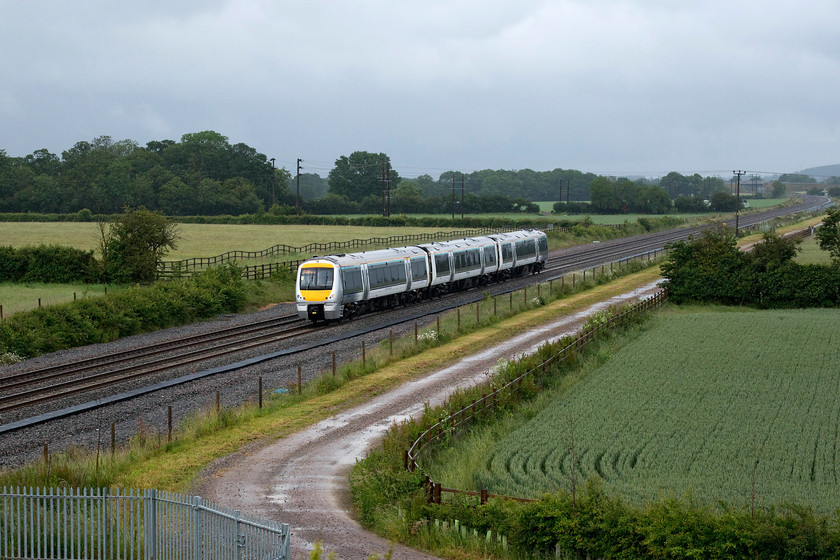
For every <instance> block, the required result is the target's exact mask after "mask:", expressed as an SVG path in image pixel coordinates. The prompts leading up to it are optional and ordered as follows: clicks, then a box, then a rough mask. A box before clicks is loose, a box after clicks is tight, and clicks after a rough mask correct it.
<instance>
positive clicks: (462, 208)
mask: <svg viewBox="0 0 840 560" xmlns="http://www.w3.org/2000/svg"><path fill="white" fill-rule="evenodd" d="M461 219H462V220H463V219H464V174H463V173H461Z"/></svg>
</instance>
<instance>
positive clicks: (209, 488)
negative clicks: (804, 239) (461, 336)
mask: <svg viewBox="0 0 840 560" xmlns="http://www.w3.org/2000/svg"><path fill="white" fill-rule="evenodd" d="M656 289H657V288H656V285H655V284H650V285H647V286H644V287H643V288H640V289H637V290H634V291H632V292H628V293H626V294H623V295H621V296H617V297H615V298H612V299H610V300H607V301H604V302H601V303H598V304H595V305H593V306H591V307H589V308H587V309H585V310H583V311H581V312H578V313H575V314H571V315H567V316H563V317H560V318H558V319H557V320H555V321H553V322H551V323H548V324H545V325H543V326H541V327H540V328H536V329H532V330H529V331H527V332H522V333H512V336H511V338H510V339H509V340H508V341H507V342H506V343H504V344H501V345H498V346H495V347H493V348H492V349H489V350H486V351H483V352H479V353H476V354H474V355H471V356H467V357H465V358H463V359H462V360H460V361H459V362H458V363H456V364H453V365H451V366H449V367H447V368H445V369H442V370H440V371H436V372H434V373H432V374H430V375H428V376H426V377H424V378H421V379H417V380H415V381H412V382H410V383H406V384H404V385H402V386H401V387H398V388H395V389H393V390H391V391H388V392H386V393H383V394H381V395H379V396H377V397H375V398H373V399H372V400H370V401H369V402H367V403H365V404H364V405H361V406H358V407H356V408H353V409H351V410H348V411H345V412H342V413H340V414H337V415H335V416H333V417H331V418H329V419H327V420H324V421H322V422H319V423H318V424H315V425H313V426H311V427H309V428H307V429H305V430H303V431H301V432H298V433H296V434H294V435H292V436H289V437H286V438H283V439H280V440H277V441H274V442H270V443H263V444H262V445H261V446H258V447H254V448H250V449H246V450H242V451H240V452H239V453H236V454H233V455H230V456H228V457H226V458H224V459H221V460H219V461H216V462H215V463H214V464H212V465H211V466H210V467H209V468H208V469H206V470H205V472H204V473H202V476H201V477H200V482H199V483H198V484H197V487H196V488H194V490H195V491H196V493H197V494H199V495H201V496H203V497H206V498H208V499H210V500H213V501H215V502H218V503H221V504H224V505H227V506H229V507H232V508H235V509H239V510H241V511H244V512H248V513H249V514H252V515H257V516H260V517H264V518H268V519H274V520H277V521H281V522H284V523H289V524H290V526H291V535H292V537H291V547H292V558H294V559H298V558H300V559H303V558H308V556H309V552H310V551H311V550H312V547H313V543H315V542H317V541H320V542H322V544H323V549H324V553H325V554H324V556H323V557H326V554H329V553H335V555H336V557H337V558H339V559H352V560H356V559H366V558H368V557H370V556H371V555H373V554H384V553H386V552H387V551H388V550H389V548H390V546H391V543H389V542H388V541H386V540H385V539H382V538H381V537H379V536H377V535H374V534H372V533H370V532H368V531H366V530H365V529H363V528H362V527H361V525H359V523H358V522H357V521H356V520H355V519H354V517H353V510H352V505H351V503H350V498H349V488H348V480H347V478H348V477H347V475H348V473H349V470H350V468H351V467H352V466H353V464H354V463H355V461H356V459H358V458H363V457H364V456H365V454H366V453H367V451H368V450H369V449H371V448H372V447H374V446H375V445H377V443H378V442H379V441H380V439H381V437H382V436H383V434H384V433H385V431H386V430H387V429H388V427H389V426H390V425H391V424H392V423H393V422H399V421H401V420H403V419H405V418H407V417H410V416H412V415H413V414H416V413H419V412H422V410H423V407H424V404H425V403H429V404H431V405H435V404H438V403H441V402H443V401H444V400H445V399H446V398H447V396H448V395H450V394H451V393H452V392H453V391H454V390H455V389H457V388H458V387H463V386H470V385H475V384H477V383H481V382H483V381H485V380H486V379H487V372H488V371H490V370H491V369H492V368H493V367H495V366H496V365H497V364H498V362H499V360H500V359H502V360H505V359H510V358H513V357H516V356H520V355H522V354H527V353H530V352H533V351H534V350H535V349H536V348H537V347H538V346H539V345H540V344H542V343H543V342H545V341H547V340H555V339H558V338H561V337H562V336H566V335H569V334H573V333H575V332H577V330H579V328H580V327H581V326H582V325H583V323H584V322H585V321H586V318H587V317H588V316H589V315H591V314H592V313H594V312H595V311H597V310H599V309H604V308H606V307H607V306H609V305H616V304H623V303H627V302H629V301H632V300H638V299H643V298H645V297H647V296H649V295H652V294H653V293H654V292H655V291H656ZM393 558H396V559H411V560H414V559H418V560H419V559H431V558H435V557H434V556H430V555H429V554H427V553H424V552H420V551H417V550H414V549H412V548H408V547H405V546H402V545H395V546H394V555H393Z"/></svg>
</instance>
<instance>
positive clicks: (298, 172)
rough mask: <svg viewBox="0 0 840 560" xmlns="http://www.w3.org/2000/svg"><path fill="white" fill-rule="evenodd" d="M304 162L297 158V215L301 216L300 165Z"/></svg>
mask: <svg viewBox="0 0 840 560" xmlns="http://www.w3.org/2000/svg"><path fill="white" fill-rule="evenodd" d="M302 161H303V160H302V159H300V158H297V176H296V178H295V183H296V185H297V191H296V194H295V214H300V164H301V162H302Z"/></svg>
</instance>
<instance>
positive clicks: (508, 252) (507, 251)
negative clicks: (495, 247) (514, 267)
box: [502, 243, 513, 263]
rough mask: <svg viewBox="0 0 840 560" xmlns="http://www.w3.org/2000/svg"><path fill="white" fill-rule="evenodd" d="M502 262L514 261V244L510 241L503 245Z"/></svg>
mask: <svg viewBox="0 0 840 560" xmlns="http://www.w3.org/2000/svg"><path fill="white" fill-rule="evenodd" d="M502 262H504V263H509V262H513V245H512V244H510V243H505V244H503V245H502Z"/></svg>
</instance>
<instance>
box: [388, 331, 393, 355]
mask: <svg viewBox="0 0 840 560" xmlns="http://www.w3.org/2000/svg"><path fill="white" fill-rule="evenodd" d="M388 353H389V354H390V355H391V357H393V356H394V329H388Z"/></svg>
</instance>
